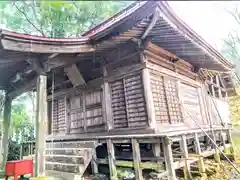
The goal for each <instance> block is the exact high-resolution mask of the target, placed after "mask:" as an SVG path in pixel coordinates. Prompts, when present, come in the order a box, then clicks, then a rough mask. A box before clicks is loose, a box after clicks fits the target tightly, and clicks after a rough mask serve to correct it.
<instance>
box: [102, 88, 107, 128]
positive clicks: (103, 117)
mask: <svg viewBox="0 0 240 180" xmlns="http://www.w3.org/2000/svg"><path fill="white" fill-rule="evenodd" d="M101 89H102V91H101V105H102V120H103V122H104V123H105V130H107V129H108V122H107V113H106V105H105V104H106V102H105V100H106V99H105V93H104V84H102V85H101Z"/></svg>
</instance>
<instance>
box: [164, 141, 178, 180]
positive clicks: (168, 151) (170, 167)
mask: <svg viewBox="0 0 240 180" xmlns="http://www.w3.org/2000/svg"><path fill="white" fill-rule="evenodd" d="M163 151H164V158H165V163H166V170H167V171H168V179H169V180H176V172H175V169H174V164H173V154H172V147H171V140H170V139H169V137H165V138H163Z"/></svg>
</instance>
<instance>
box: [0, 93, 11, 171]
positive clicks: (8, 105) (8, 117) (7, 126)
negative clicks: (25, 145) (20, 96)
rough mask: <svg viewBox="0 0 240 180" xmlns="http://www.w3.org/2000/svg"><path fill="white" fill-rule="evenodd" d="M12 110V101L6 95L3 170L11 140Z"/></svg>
mask: <svg viewBox="0 0 240 180" xmlns="http://www.w3.org/2000/svg"><path fill="white" fill-rule="evenodd" d="M11 108H12V99H11V98H10V97H9V96H8V94H7V93H6V95H5V102H4V110H3V131H4V132H3V141H2V149H3V152H2V156H1V163H2V164H1V169H4V168H5V164H6V162H7V156H8V140H9V130H10V123H11Z"/></svg>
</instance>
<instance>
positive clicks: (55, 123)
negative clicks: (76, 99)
mask: <svg viewBox="0 0 240 180" xmlns="http://www.w3.org/2000/svg"><path fill="white" fill-rule="evenodd" d="M65 131H66V99H65V97H64V98H61V99H57V100H54V103H53V116H52V133H53V134H54V133H65Z"/></svg>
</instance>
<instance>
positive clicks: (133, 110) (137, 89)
mask: <svg viewBox="0 0 240 180" xmlns="http://www.w3.org/2000/svg"><path fill="white" fill-rule="evenodd" d="M110 87H111V97H112V112H113V113H112V114H113V125H114V128H128V127H146V126H147V114H146V107H145V100H144V94H143V85H142V77H141V75H140V73H137V74H134V75H132V76H128V77H124V78H123V79H120V80H116V81H114V82H111V83H110Z"/></svg>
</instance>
